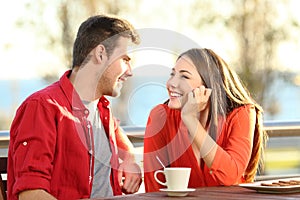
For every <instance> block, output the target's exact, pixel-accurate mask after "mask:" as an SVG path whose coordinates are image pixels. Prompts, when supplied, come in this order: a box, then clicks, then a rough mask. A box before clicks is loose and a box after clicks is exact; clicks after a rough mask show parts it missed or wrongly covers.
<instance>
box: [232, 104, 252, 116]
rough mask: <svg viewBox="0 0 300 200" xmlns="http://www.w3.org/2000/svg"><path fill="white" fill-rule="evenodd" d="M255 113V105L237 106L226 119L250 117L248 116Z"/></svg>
mask: <svg viewBox="0 0 300 200" xmlns="http://www.w3.org/2000/svg"><path fill="white" fill-rule="evenodd" d="M255 112H256V111H255V105H253V104H245V105H242V106H239V107H237V108H234V109H233V110H232V111H231V112H230V113H229V114H228V116H227V118H233V117H235V116H239V117H240V116H241V115H242V116H243V115H247V116H248V115H250V114H254V113H255Z"/></svg>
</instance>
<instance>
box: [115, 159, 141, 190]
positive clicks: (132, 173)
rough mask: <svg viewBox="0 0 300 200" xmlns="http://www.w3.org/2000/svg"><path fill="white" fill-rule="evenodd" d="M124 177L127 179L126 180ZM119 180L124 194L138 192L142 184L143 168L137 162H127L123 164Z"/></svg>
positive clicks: (120, 168)
mask: <svg viewBox="0 0 300 200" xmlns="http://www.w3.org/2000/svg"><path fill="white" fill-rule="evenodd" d="M123 177H124V178H125V179H124V180H123ZM118 180H119V183H120V186H121V188H122V192H123V193H124V194H132V193H135V192H137V191H138V190H139V188H140V185H141V183H142V173H141V168H140V167H139V165H138V164H136V163H135V162H129V161H125V162H123V163H121V165H120V167H119V172H118Z"/></svg>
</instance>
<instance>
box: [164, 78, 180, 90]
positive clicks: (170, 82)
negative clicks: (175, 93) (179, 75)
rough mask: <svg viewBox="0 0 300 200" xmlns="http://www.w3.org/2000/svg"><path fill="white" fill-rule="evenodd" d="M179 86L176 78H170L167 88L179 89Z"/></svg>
mask: <svg viewBox="0 0 300 200" xmlns="http://www.w3.org/2000/svg"><path fill="white" fill-rule="evenodd" d="M177 85H178V83H177V81H176V79H175V78H174V77H171V78H169V80H168V81H167V86H170V87H173V88H175V87H177Z"/></svg>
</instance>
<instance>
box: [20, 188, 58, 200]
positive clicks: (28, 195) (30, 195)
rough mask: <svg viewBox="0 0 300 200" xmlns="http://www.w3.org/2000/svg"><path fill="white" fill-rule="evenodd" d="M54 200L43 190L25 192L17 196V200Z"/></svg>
mask: <svg viewBox="0 0 300 200" xmlns="http://www.w3.org/2000/svg"><path fill="white" fill-rule="evenodd" d="M32 199H35V200H55V199H56V198H55V197H53V196H52V195H51V194H49V193H48V192H46V191H45V190H41V189H37V190H26V191H23V192H21V193H20V194H19V200H32Z"/></svg>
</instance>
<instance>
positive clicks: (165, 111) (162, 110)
mask: <svg viewBox="0 0 300 200" xmlns="http://www.w3.org/2000/svg"><path fill="white" fill-rule="evenodd" d="M150 115H158V116H161V115H167V116H169V115H180V111H179V110H175V109H171V108H169V106H168V105H167V104H165V103H163V104H158V105H156V106H155V107H154V108H152V110H151V112H150Z"/></svg>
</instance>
